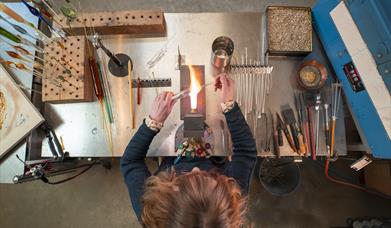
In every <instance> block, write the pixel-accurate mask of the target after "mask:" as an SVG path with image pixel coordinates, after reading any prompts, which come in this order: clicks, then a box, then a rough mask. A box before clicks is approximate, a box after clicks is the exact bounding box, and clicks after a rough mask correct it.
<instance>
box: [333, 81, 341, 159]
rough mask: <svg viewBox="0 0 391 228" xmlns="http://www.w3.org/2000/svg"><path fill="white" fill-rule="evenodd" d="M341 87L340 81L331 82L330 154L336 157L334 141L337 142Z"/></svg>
mask: <svg viewBox="0 0 391 228" xmlns="http://www.w3.org/2000/svg"><path fill="white" fill-rule="evenodd" d="M341 89H342V85H341V84H340V83H333V84H331V143H330V144H331V145H330V156H331V157H334V143H335V141H334V140H335V139H334V137H335V127H336V123H337V116H338V111H339V106H340V101H341Z"/></svg>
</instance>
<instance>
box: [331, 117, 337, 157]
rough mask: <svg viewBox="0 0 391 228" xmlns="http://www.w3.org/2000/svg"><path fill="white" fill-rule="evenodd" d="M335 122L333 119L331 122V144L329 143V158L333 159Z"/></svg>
mask: <svg viewBox="0 0 391 228" xmlns="http://www.w3.org/2000/svg"><path fill="white" fill-rule="evenodd" d="M336 122H337V120H336V119H335V118H333V119H332V120H331V143H330V156H331V157H334V143H335V142H334V137H335V126H336Z"/></svg>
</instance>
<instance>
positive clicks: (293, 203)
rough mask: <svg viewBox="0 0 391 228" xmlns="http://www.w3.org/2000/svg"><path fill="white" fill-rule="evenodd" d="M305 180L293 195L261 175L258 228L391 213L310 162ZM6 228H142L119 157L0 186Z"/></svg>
mask: <svg viewBox="0 0 391 228" xmlns="http://www.w3.org/2000/svg"><path fill="white" fill-rule="evenodd" d="M300 168H301V183H300V185H299V187H298V189H297V190H296V191H295V192H294V193H292V194H290V195H289V196H284V197H276V196H273V195H271V194H270V193H268V192H266V191H265V190H264V189H263V187H262V185H261V184H260V183H259V180H258V177H257V175H254V179H253V182H252V185H251V192H250V196H249V200H250V205H249V208H250V211H249V216H250V218H251V220H252V222H253V223H254V225H255V227H331V226H341V225H344V224H345V221H346V219H347V218H349V217H358V216H365V215H368V216H386V215H388V216H390V215H391V202H390V201H386V200H384V199H381V198H379V197H376V196H372V195H368V194H366V193H362V192H360V191H358V190H355V189H351V188H348V187H344V186H340V185H337V184H334V183H331V182H329V181H328V180H326V179H325V178H324V176H323V172H322V170H321V169H320V167H318V166H317V165H315V164H313V163H312V162H309V161H305V162H304V163H303V164H302V165H301V166H300ZM0 205H1V207H0V227H12V228H19V227H31V226H33V227H51V226H53V227H54V226H55V227H57V228H62V227H64V228H65V227H67V228H68V227H113V228H114V227H135V228H137V227H141V226H139V225H138V221H137V219H136V217H135V215H134V214H133V211H132V209H131V206H130V201H129V197H128V193H127V190H126V186H125V185H124V183H123V180H122V176H121V174H120V172H119V160H115V161H114V162H113V168H112V169H111V170H105V169H104V168H102V167H100V166H95V167H93V168H91V170H89V171H88V172H87V173H85V174H83V175H82V176H80V177H78V178H76V179H74V180H72V181H70V182H68V183H65V184H61V185H56V186H51V185H47V184H44V183H43V182H41V181H35V182H30V183H25V184H19V185H11V184H7V185H6V184H2V185H0Z"/></svg>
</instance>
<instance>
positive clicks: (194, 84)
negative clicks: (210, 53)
mask: <svg viewBox="0 0 391 228" xmlns="http://www.w3.org/2000/svg"><path fill="white" fill-rule="evenodd" d="M189 71H190V93H189V96H190V106H191V110H197V95H198V93H199V92H200V91H201V89H202V86H201V83H200V81H199V80H198V79H197V73H196V69H194V67H193V66H192V65H190V66H189Z"/></svg>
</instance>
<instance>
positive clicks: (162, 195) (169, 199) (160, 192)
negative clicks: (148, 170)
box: [141, 171, 245, 228]
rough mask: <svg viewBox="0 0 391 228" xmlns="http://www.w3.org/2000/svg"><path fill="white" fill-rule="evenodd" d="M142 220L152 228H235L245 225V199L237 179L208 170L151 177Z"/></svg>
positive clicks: (165, 173) (147, 183) (145, 195)
mask: <svg viewBox="0 0 391 228" xmlns="http://www.w3.org/2000/svg"><path fill="white" fill-rule="evenodd" d="M142 204H143V211H142V214H141V219H142V222H143V224H144V226H145V227H148V228H155V227H156V228H160V227H170V228H180V227H181V228H182V227H186V228H193V227H194V228H195V227H199V228H207V227H213V228H219V227H224V228H231V227H235V228H236V227H240V226H241V224H243V218H244V211H245V199H244V198H243V196H242V195H241V191H240V187H239V185H238V184H237V183H236V182H235V180H234V179H232V178H229V177H226V176H224V175H220V174H217V173H210V172H205V171H195V172H194V171H193V172H190V173H187V174H184V175H176V174H175V173H174V172H173V173H167V172H160V173H159V174H158V175H157V176H153V177H150V178H149V179H148V180H147V182H146V185H145V193H144V195H143V198H142Z"/></svg>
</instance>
